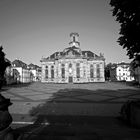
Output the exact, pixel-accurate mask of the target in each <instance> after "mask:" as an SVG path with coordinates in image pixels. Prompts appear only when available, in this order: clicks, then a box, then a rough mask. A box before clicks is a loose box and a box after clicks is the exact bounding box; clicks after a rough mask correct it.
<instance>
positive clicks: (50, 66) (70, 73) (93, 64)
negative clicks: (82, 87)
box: [41, 33, 105, 83]
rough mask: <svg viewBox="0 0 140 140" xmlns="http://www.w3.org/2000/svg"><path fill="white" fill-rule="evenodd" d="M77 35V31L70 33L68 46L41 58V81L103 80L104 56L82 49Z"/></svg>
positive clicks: (73, 81)
mask: <svg viewBox="0 0 140 140" xmlns="http://www.w3.org/2000/svg"><path fill="white" fill-rule="evenodd" d="M78 37H79V34H78V33H71V34H70V38H71V41H70V43H69V47H68V48H65V49H64V50H63V51H61V52H55V53H53V54H52V55H50V56H49V57H47V58H42V59H41V66H42V76H41V77H42V78H41V81H42V82H47V83H90V82H104V81H105V77H104V65H105V58H104V56H103V55H102V54H100V55H97V54H95V53H93V52H91V51H82V50H81V49H80V42H79V41H78Z"/></svg>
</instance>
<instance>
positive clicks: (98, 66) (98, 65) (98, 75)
mask: <svg viewBox="0 0 140 140" xmlns="http://www.w3.org/2000/svg"><path fill="white" fill-rule="evenodd" d="M96 67H97V78H100V64H97V66H96Z"/></svg>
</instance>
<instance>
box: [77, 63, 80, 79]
mask: <svg viewBox="0 0 140 140" xmlns="http://www.w3.org/2000/svg"><path fill="white" fill-rule="evenodd" d="M76 77H77V78H80V64H79V63H77V64H76Z"/></svg>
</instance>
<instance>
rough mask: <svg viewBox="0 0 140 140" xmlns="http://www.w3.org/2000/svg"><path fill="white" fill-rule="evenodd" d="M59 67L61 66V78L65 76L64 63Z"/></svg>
mask: <svg viewBox="0 0 140 140" xmlns="http://www.w3.org/2000/svg"><path fill="white" fill-rule="evenodd" d="M61 67H62V68H61V76H62V78H65V65H64V64H62V66H61Z"/></svg>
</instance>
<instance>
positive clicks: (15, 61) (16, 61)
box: [12, 59, 27, 69]
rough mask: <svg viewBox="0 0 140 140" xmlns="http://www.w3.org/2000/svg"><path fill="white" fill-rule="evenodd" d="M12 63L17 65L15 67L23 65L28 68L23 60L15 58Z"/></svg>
mask: <svg viewBox="0 0 140 140" xmlns="http://www.w3.org/2000/svg"><path fill="white" fill-rule="evenodd" d="M12 65H13V66H15V67H22V68H24V69H27V64H26V63H24V62H22V61H21V60H18V59H16V60H14V61H13V62H12Z"/></svg>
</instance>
